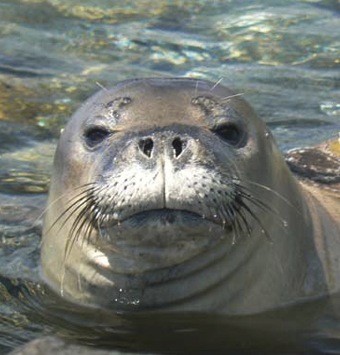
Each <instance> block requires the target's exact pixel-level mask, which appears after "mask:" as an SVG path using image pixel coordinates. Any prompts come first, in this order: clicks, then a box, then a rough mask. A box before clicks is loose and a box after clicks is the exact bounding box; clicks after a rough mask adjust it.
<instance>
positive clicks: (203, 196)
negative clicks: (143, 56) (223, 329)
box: [41, 78, 340, 314]
mask: <svg viewBox="0 0 340 355" xmlns="http://www.w3.org/2000/svg"><path fill="white" fill-rule="evenodd" d="M319 191H320V186H313V185H312V184H309V183H307V182H300V181H298V180H297V179H296V178H295V177H294V176H293V174H292V173H291V171H290V169H289V168H288V166H287V164H286V163H285V160H284V158H283V156H282V154H281V153H280V151H279V149H278V148H277V146H276V144H275V142H274V140H273V137H272V135H271V133H270V132H269V131H268V130H267V128H266V126H265V124H264V122H263V121H261V120H260V119H259V118H258V117H257V116H256V114H255V113H254V111H253V110H252V108H251V107H250V106H249V105H248V104H247V103H246V102H245V100H244V99H242V97H240V95H234V93H233V92H231V91H230V90H228V89H226V88H225V87H223V86H221V85H214V84H212V83H210V82H207V81H200V80H199V81H197V80H192V79H176V78H174V79H140V80H131V81H125V82H122V83H119V84H117V85H116V86H115V87H113V88H112V89H110V90H102V91H100V92H99V93H98V94H96V95H94V96H93V97H91V98H90V99H89V100H88V101H86V102H85V103H84V104H83V106H82V107H80V109H79V110H78V111H77V112H76V113H75V114H74V116H73V117H72V118H71V120H70V121H69V123H68V124H67V126H66V127H65V129H64V131H63V133H62V135H61V137H60V141H59V144H58V148H57V152H56V155H55V162H54V173H53V177H52V182H51V187H50V194H49V202H48V209H47V214H46V217H45V221H44V231H43V242H42V253H41V259H42V260H41V265H42V275H43V277H44V279H45V281H46V282H47V284H48V285H50V287H51V288H52V289H54V290H55V291H56V292H59V293H60V294H61V295H62V296H63V297H66V298H68V299H70V300H72V301H74V302H76V303H82V304H86V305H89V306H95V307H104V308H105V307H106V308H110V309H113V310H128V311H138V310H153V311H204V312H218V313H225V314H251V313H256V312H261V311H264V310H267V309H271V308H276V307H279V306H283V305H285V304H290V303H294V302H298V301H301V300H304V299H311V298H314V297H319V296H322V295H325V294H328V293H329V292H333V291H335V290H338V288H339V281H340V278H339V276H340V263H339V261H338V257H339V255H340V242H339V235H340V221H339V218H338V217H337V213H338V212H337V209H339V207H340V203H339V198H338V196H339V194H338V191H337V192H336V191H333V192H332V193H330V194H329V196H328V195H327V196H326V195H324V194H323V193H322V194H321V193H320V192H319ZM335 194H337V197H336V198H335V197H334V196H335Z"/></svg>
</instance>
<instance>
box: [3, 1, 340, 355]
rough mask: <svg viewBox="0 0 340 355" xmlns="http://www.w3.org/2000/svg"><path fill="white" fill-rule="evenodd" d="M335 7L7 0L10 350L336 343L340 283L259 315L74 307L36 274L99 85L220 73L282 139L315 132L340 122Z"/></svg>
mask: <svg viewBox="0 0 340 355" xmlns="http://www.w3.org/2000/svg"><path fill="white" fill-rule="evenodd" d="M339 11H340V5H339V1H338V0H300V1H293V0H265V1H256V0H245V1H242V2H240V1H236V0H228V1H226V0H213V1H211V0H175V1H172V0H159V1H157V2H155V1H152V0H142V1H132V0H126V1H124V2H112V1H109V0H103V1H100V2H98V1H93V0H86V1H81V2H79V1H75V0H0V48H1V50H0V160H1V162H0V244H1V248H0V276H1V283H0V301H1V304H0V353H5V352H7V351H9V350H10V349H12V348H14V347H16V346H17V345H19V344H21V343H24V342H26V341H28V340H30V339H34V338H36V337H38V336H39V335H42V334H48V333H51V334H55V333H57V334H59V335H61V336H63V337H64V338H66V339H73V341H79V342H82V343H85V344H89V345H95V346H99V345H106V346H109V347H112V346H113V347H114V348H122V349H130V350H137V351H142V350H145V351H152V352H156V353H157V352H167V353H183V354H189V353H202V354H206V353H208V352H209V353H212V352H213V351H215V352H216V353H225V352H227V351H233V353H236V354H243V353H249V354H254V353H256V351H257V352H258V353H259V354H267V353H268V354H269V353H271V354H292V353H303V351H307V350H308V351H307V353H308V354H312V353H327V352H328V353H331V352H332V351H334V352H336V350H337V349H339V348H340V345H339V339H340V329H339V325H338V324H339V321H338V320H339V317H338V314H339V313H338V310H339V307H338V303H339V299H338V298H339V297H334V298H332V300H323V301H318V302H313V303H311V304H306V305H305V306H301V305H300V306H297V307H294V308H292V309H290V310H282V311H277V312H273V313H269V314H266V315H261V316H256V317H242V318H232V319H230V318H224V317H221V316H212V315H192V314H186V315H183V314H182V315H162V316H156V315H150V314H144V315H139V316H138V317H134V318H132V317H131V316H127V315H122V314H121V315H117V314H107V313H106V312H105V313H104V314H101V313H100V312H99V313H98V312H95V313H94V314H92V313H91V314H88V313H87V312H89V311H86V310H76V309H74V306H72V307H70V305H67V304H66V303H62V302H61V301H60V300H58V299H57V298H54V297H53V296H52V295H50V296H46V294H44V293H45V292H48V291H46V290H44V289H43V288H42V286H39V284H38V283H37V281H38V280H39V276H38V260H39V243H40V233H41V213H42V212H43V209H44V204H45V198H46V191H47V188H48V183H49V175H50V171H51V164H52V159H53V158H52V157H53V152H54V149H55V144H56V139H57V137H58V135H59V132H60V129H61V128H62V127H63V125H64V123H65V121H66V120H67V117H68V116H69V115H70V114H71V112H73V111H74V109H75V108H76V107H77V106H78V105H79V104H80V102H82V101H83V100H84V99H85V98H86V97H88V96H89V95H90V94H92V93H93V92H94V91H96V90H97V89H98V85H100V86H105V87H106V86H111V85H112V83H113V82H115V81H118V80H123V79H129V78H133V77H145V76H185V77H188V76H193V77H196V78H203V79H208V80H212V81H217V80H219V79H220V78H222V79H223V81H222V83H223V84H224V85H226V86H230V87H231V88H233V89H234V90H235V91H236V92H242V93H244V95H245V98H246V99H247V100H248V101H250V102H251V104H252V105H253V106H254V107H255V109H256V110H257V112H258V113H259V114H260V115H261V116H262V117H263V118H264V119H265V120H266V121H267V122H268V124H269V126H270V127H271V129H272V130H273V132H274V134H275V136H276V137H277V139H278V142H279V144H280V146H281V147H282V149H283V150H286V149H289V148H291V147H295V146H296V145H299V146H304V145H308V144H311V143H317V142H320V141H323V140H326V139H328V138H331V137H335V136H336V135H337V133H338V131H340V123H339V117H340V110H339V107H340V95H339V93H340V92H339V82H340V80H339V76H340V74H339V66H340V59H339V58H340V42H339V37H340V36H339V35H340V20H339ZM71 310H72V312H71ZM63 315H64V316H63ZM66 315H68V317H67V318H65V317H66ZM63 317H64V318H63ZM228 349H229V350H228ZM306 349H307V350H306ZM334 352H333V353H334Z"/></svg>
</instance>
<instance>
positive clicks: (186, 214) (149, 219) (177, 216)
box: [96, 208, 232, 229]
mask: <svg viewBox="0 0 340 355" xmlns="http://www.w3.org/2000/svg"><path fill="white" fill-rule="evenodd" d="M209 222H210V223H213V224H215V225H217V226H220V227H223V229H227V228H230V227H231V225H232V222H231V221H226V220H222V219H221V218H220V217H219V216H218V215H217V214H215V215H209V216H205V215H202V214H199V213H197V212H194V211H189V210H184V209H172V208H159V209H150V210H145V211H140V212H137V213H133V214H130V215H125V216H124V217H123V218H117V216H115V215H114V214H112V215H110V214H107V215H105V216H103V218H101V223H99V224H98V222H97V223H96V227H97V228H98V227H99V228H100V229H102V228H105V229H106V228H110V227H115V226H118V225H119V226H131V227H142V226H146V225H149V224H154V225H155V224H157V225H158V226H160V227H167V226H168V227H171V226H172V225H176V226H178V225H186V226H190V225H192V226H196V225H197V224H200V223H209Z"/></svg>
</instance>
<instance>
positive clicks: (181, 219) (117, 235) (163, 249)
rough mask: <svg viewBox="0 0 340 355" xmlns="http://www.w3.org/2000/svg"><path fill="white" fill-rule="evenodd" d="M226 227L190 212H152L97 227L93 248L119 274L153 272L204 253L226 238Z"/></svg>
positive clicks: (162, 210) (159, 210)
mask: <svg viewBox="0 0 340 355" xmlns="http://www.w3.org/2000/svg"><path fill="white" fill-rule="evenodd" d="M230 228H231V227H226V226H222V225H220V224H219V223H216V222H214V221H210V220H208V219H205V218H204V217H202V216H201V215H198V214H197V213H194V212H191V211H186V210H172V209H167V208H164V209H155V210H148V211H143V212H139V213H137V214H133V215H130V216H129V217H128V218H126V219H124V220H122V221H120V222H119V223H113V224H110V223H107V224H103V225H101V226H100V227H99V234H100V235H101V238H99V239H98V240H97V243H98V244H97V245H96V246H97V247H98V248H99V249H101V250H102V251H104V252H105V254H106V255H110V257H111V258H112V259H114V265H115V268H116V270H117V268H118V269H119V271H120V272H122V273H126V272H128V273H129V272H131V271H132V270H133V271H136V270H137V269H138V271H140V270H143V271H147V270H151V269H152V270H155V269H161V268H166V267H170V266H174V265H178V264H181V263H183V262H186V261H188V260H190V259H192V258H194V257H196V256H198V255H200V254H204V253H205V252H207V250H211V249H212V248H214V247H215V246H216V245H218V244H219V243H221V241H222V240H224V239H225V238H227V236H228V235H229V234H230ZM137 266H138V267H137Z"/></svg>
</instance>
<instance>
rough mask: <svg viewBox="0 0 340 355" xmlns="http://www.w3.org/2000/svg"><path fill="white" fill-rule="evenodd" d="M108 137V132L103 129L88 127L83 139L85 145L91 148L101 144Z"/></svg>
mask: <svg viewBox="0 0 340 355" xmlns="http://www.w3.org/2000/svg"><path fill="white" fill-rule="evenodd" d="M109 135H110V132H109V131H108V130H107V129H105V128H103V127H90V128H88V129H87V130H86V131H85V133H84V138H85V141H86V144H87V145H88V146H89V147H91V148H92V147H94V146H96V145H97V144H99V143H101V142H102V141H103V140H104V139H105V138H106V137H107V136H109Z"/></svg>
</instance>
